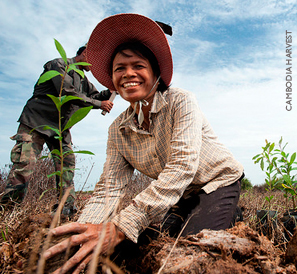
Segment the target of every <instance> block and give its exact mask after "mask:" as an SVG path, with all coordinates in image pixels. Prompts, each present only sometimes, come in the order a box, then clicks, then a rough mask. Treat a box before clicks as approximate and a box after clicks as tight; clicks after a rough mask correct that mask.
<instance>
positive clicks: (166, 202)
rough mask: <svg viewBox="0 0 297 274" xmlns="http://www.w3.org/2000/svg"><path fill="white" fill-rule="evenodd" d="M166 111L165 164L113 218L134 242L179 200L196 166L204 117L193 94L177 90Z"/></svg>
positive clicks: (160, 219) (194, 172)
mask: <svg viewBox="0 0 297 274" xmlns="http://www.w3.org/2000/svg"><path fill="white" fill-rule="evenodd" d="M168 115H172V120H173V124H172V138H171V141H170V152H167V153H169V154H170V155H169V160H168V162H167V164H166V165H165V167H164V169H163V171H162V172H161V173H160V174H159V176H158V179H157V180H155V181H153V182H151V184H150V185H149V186H148V187H147V188H146V189H145V190H143V191H142V192H141V193H140V194H138V195H137V196H136V197H135V199H133V203H132V204H130V205H129V206H128V207H126V208H125V209H123V210H122V211H121V212H120V213H119V214H118V215H117V216H115V217H114V218H113V219H112V222H113V223H114V224H115V225H116V226H117V227H119V229H120V230H121V231H123V232H124V233H125V235H126V236H127V237H128V238H129V239H131V240H132V241H134V242H137V238H138V236H139V235H140V233H141V232H142V231H143V230H144V229H145V228H146V227H148V226H149V225H150V224H152V223H157V222H159V221H162V220H163V218H164V216H165V214H166V212H167V211H168V210H169V208H170V207H172V206H173V205H174V204H176V203H177V202H178V201H179V199H180V198H181V196H182V194H183V192H184V191H185V189H186V188H187V186H188V185H189V184H190V183H191V182H192V180H193V178H194V176H195V174H196V172H197V169H198V164H199V153H200V148H201V143H202V123H203V118H202V114H201V112H200V110H199V107H198V104H197V102H196V99H195V97H194V96H192V95H188V94H187V95H185V94H183V93H182V94H180V95H179V96H178V98H176V101H175V102H174V103H173V105H172V112H171V113H170V114H168ZM156 132H157V131H156ZM163 132H164V131H163ZM156 134H158V133H156ZM139 153H141V151H140V152H139Z"/></svg>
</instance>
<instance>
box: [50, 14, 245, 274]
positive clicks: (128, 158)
mask: <svg viewBox="0 0 297 274" xmlns="http://www.w3.org/2000/svg"><path fill="white" fill-rule="evenodd" d="M87 51H88V61H89V62H90V63H91V64H92V67H91V70H92V73H93V75H94V76H95V77H96V78H97V80H98V81H99V82H100V83H101V84H103V85H104V86H106V87H107V88H109V89H110V90H116V91H117V92H118V93H119V94H120V95H121V97H122V98H123V99H125V100H126V101H128V102H129V103H130V107H129V108H128V109H127V110H126V111H124V112H123V113H122V114H121V115H120V116H119V117H118V118H117V119H116V120H115V121H114V122H113V124H112V125H111V126H110V128H109V136H108V143H107V159H106V163H105V165H104V170H103V174H102V175H101V178H100V181H99V182H98V184H97V185H96V188H95V191H94V195H93V197H92V199H91V200H90V201H89V203H88V204H87V205H86V207H85V209H84V210H83V212H82V214H81V216H80V217H79V219H78V221H77V223H72V224H69V225H66V226H62V227H58V228H56V229H54V230H53V234H54V235H61V234H65V233H78V234H77V235H74V236H71V237H70V240H71V245H81V248H80V249H79V251H78V252H77V253H76V254H75V255H74V256H73V257H72V258H71V259H69V261H68V262H67V263H66V265H65V267H64V268H63V269H64V270H65V271H67V269H70V268H71V267H73V266H74V265H75V264H78V268H77V270H79V269H82V268H84V267H85V265H86V263H87V262H89V260H90V256H91V253H92V250H93V248H94V247H95V246H96V244H97V242H98V238H99V237H100V235H101V231H102V229H103V227H105V229H104V230H106V235H105V236H104V245H103V249H102V252H106V251H107V249H108V248H114V247H115V246H116V245H118V244H119V243H120V242H122V241H123V240H124V239H127V240H128V241H132V242H134V243H137V241H138V240H139V239H140V238H141V237H142V236H143V235H145V234H146V233H147V232H148V230H149V227H154V229H155V228H158V227H159V228H160V230H162V231H163V230H169V233H170V234H171V235H172V236H175V235H176V234H177V233H180V232H181V231H182V235H188V234H195V233H197V232H199V231H200V230H201V229H203V228H210V229H225V228H228V227H229V226H230V225H231V222H232V217H233V214H234V212H235V208H236V205H237V202H238V198H239V193H240V178H241V177H242V175H243V167H242V166H241V164H239V163H238V162H237V161H236V160H235V159H234V158H233V156H232V154H231V153H230V152H229V151H228V150H227V149H226V148H225V147H224V146H223V145H222V144H221V143H220V142H219V141H218V139H217V137H216V136H215V134H214V132H213V130H212V128H211V127H210V125H209V123H208V122H207V120H206V119H205V117H204V115H203V114H202V112H201V111H200V109H199V107H198V104H197V102H196V99H195V97H194V96H193V94H191V93H189V92H187V91H185V90H181V89H178V88H172V87H169V85H170V82H171V78H172V73H173V65H172V57H171V51H170V47H169V45H168V41H167V39H166V36H165V34H164V32H163V31H162V29H161V28H160V27H159V26H158V24H157V23H155V22H154V21H152V20H151V19H149V18H147V17H144V16H141V15H137V14H118V15H114V16H111V17H108V18H106V19H104V20H103V21H101V22H100V23H99V24H98V25H97V27H96V28H95V29H94V31H93V33H92V35H91V37H90V39H89V42H88V47H87ZM135 169H137V170H139V171H140V172H142V173H144V174H146V175H147V176H149V177H151V178H152V179H154V180H153V181H152V182H151V183H150V185H149V186H148V187H147V188H146V189H144V190H143V191H142V192H141V193H139V194H138V195H137V196H136V197H135V198H134V199H133V201H132V203H131V204H130V205H128V206H127V207H126V208H124V209H122V210H120V211H119V212H117V207H118V205H119V203H120V200H121V197H122V196H123V194H124V192H125V187H126V185H127V184H128V182H129V180H130V179H131V176H132V174H133V172H134V170H135ZM176 216H179V217H176ZM103 222H106V224H105V225H103ZM155 230H156V229H155ZM140 235H141V236H140ZM67 245H68V242H67V241H65V242H62V243H61V244H58V245H56V246H54V247H52V248H51V249H49V250H48V251H47V252H46V254H45V257H46V258H49V257H51V256H54V255H55V254H57V253H59V252H61V251H62V250H65V249H66V248H67ZM62 273H64V272H62Z"/></svg>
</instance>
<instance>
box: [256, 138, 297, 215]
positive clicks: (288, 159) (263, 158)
mask: <svg viewBox="0 0 297 274" xmlns="http://www.w3.org/2000/svg"><path fill="white" fill-rule="evenodd" d="M265 143H266V145H265V147H262V150H263V151H262V153H261V154H257V155H256V156H254V157H253V160H254V163H255V164H257V163H260V167H261V169H262V170H263V171H264V169H265V170H266V171H265V172H266V175H267V177H266V178H265V183H266V185H267V187H266V188H265V189H266V190H267V191H268V192H269V193H270V194H271V193H272V191H273V190H274V189H276V188H278V186H279V184H280V183H281V186H282V190H283V191H284V192H285V194H284V196H285V198H288V197H289V195H290V197H289V199H291V200H292V204H293V209H296V197H297V180H296V175H297V174H296V173H295V174H293V172H294V171H295V170H297V162H295V159H296V152H294V153H292V154H291V155H290V154H289V153H286V152H285V151H284V149H285V147H286V146H287V144H288V143H286V144H285V145H283V138H282V137H281V139H280V140H279V143H278V148H276V147H275V143H272V142H268V141H267V140H265ZM265 164H266V165H267V166H266V168H265ZM265 199H266V200H267V201H268V204H269V210H270V207H271V200H272V199H273V195H269V196H266V197H265Z"/></svg>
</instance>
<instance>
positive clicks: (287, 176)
mask: <svg viewBox="0 0 297 274" xmlns="http://www.w3.org/2000/svg"><path fill="white" fill-rule="evenodd" d="M283 179H284V180H285V182H286V183H287V184H289V185H291V178H290V176H289V175H283Z"/></svg>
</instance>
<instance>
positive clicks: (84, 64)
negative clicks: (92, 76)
mask: <svg viewBox="0 0 297 274" xmlns="http://www.w3.org/2000/svg"><path fill="white" fill-rule="evenodd" d="M72 65H75V66H84V67H87V66H92V65H91V64H90V63H87V62H77V63H73V64H72Z"/></svg>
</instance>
